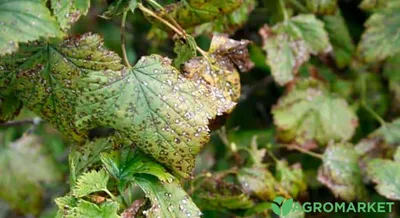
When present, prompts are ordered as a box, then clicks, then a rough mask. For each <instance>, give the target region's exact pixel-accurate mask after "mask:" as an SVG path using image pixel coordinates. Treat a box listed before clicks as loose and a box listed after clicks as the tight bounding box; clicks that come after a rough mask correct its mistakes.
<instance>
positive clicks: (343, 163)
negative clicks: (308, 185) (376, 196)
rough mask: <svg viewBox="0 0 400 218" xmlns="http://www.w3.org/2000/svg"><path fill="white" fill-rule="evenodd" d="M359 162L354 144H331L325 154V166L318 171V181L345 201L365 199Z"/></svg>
mask: <svg viewBox="0 0 400 218" xmlns="http://www.w3.org/2000/svg"><path fill="white" fill-rule="evenodd" d="M358 160H359V155H358V154H357V153H356V151H355V150H354V147H353V145H352V144H350V143H340V144H330V145H329V146H328V147H327V148H326V150H325V152H324V156H323V164H322V166H321V167H320V168H319V171H318V181H320V182H321V183H323V184H324V185H326V186H327V187H328V188H329V189H330V190H331V191H332V192H333V193H334V194H335V196H336V197H339V198H342V199H343V200H346V201H353V200H355V199H358V200H363V199H365V197H366V189H365V186H364V184H363V181H362V175H361V170H360V167H359V166H358Z"/></svg>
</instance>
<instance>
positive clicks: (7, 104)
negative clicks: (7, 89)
mask: <svg viewBox="0 0 400 218" xmlns="http://www.w3.org/2000/svg"><path fill="white" fill-rule="evenodd" d="M21 108H22V102H21V101H20V100H18V99H17V98H16V97H15V96H14V95H4V96H2V95H0V123H4V122H7V121H9V120H12V119H14V117H16V116H18V114H19V112H20V111H21Z"/></svg>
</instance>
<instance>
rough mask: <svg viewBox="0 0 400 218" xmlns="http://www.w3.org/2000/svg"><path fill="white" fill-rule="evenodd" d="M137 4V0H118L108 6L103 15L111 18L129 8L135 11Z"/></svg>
mask: <svg viewBox="0 0 400 218" xmlns="http://www.w3.org/2000/svg"><path fill="white" fill-rule="evenodd" d="M137 4H138V2H137V0H116V1H114V2H113V3H111V5H109V6H108V8H107V11H105V12H104V13H103V14H102V15H101V17H103V18H106V19H111V18H113V17H116V16H118V15H121V14H122V13H124V12H126V11H129V10H131V11H132V13H134V12H135V9H136V8H137Z"/></svg>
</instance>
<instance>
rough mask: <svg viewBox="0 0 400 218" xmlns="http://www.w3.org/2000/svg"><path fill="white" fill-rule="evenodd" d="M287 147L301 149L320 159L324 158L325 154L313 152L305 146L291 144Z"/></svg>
mask: <svg viewBox="0 0 400 218" xmlns="http://www.w3.org/2000/svg"><path fill="white" fill-rule="evenodd" d="M286 147H287V148H288V149H294V150H297V151H300V152H301V153H304V154H308V155H310V156H312V157H315V158H318V159H321V160H322V159H324V156H323V155H322V154H318V153H315V152H312V151H308V150H306V149H304V148H302V147H300V146H296V145H289V146H286Z"/></svg>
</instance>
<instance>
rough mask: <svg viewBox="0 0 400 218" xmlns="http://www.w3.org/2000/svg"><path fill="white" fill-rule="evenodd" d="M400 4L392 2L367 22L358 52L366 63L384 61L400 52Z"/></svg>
mask: <svg viewBox="0 0 400 218" xmlns="http://www.w3.org/2000/svg"><path fill="white" fill-rule="evenodd" d="M399 12H400V2H399V1H390V2H388V6H387V7H386V8H384V9H383V10H379V11H378V12H376V13H374V14H373V15H372V16H371V17H370V18H368V20H367V21H366V22H365V24H364V26H365V27H366V30H365V32H364V33H363V35H362V37H361V41H360V43H359V45H358V48H357V52H358V55H359V57H361V58H362V59H363V60H364V61H366V62H375V61H382V60H384V59H385V58H387V57H390V56H393V55H394V54H396V53H397V52H400V34H399V33H398V32H399V27H400V13H399Z"/></svg>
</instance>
